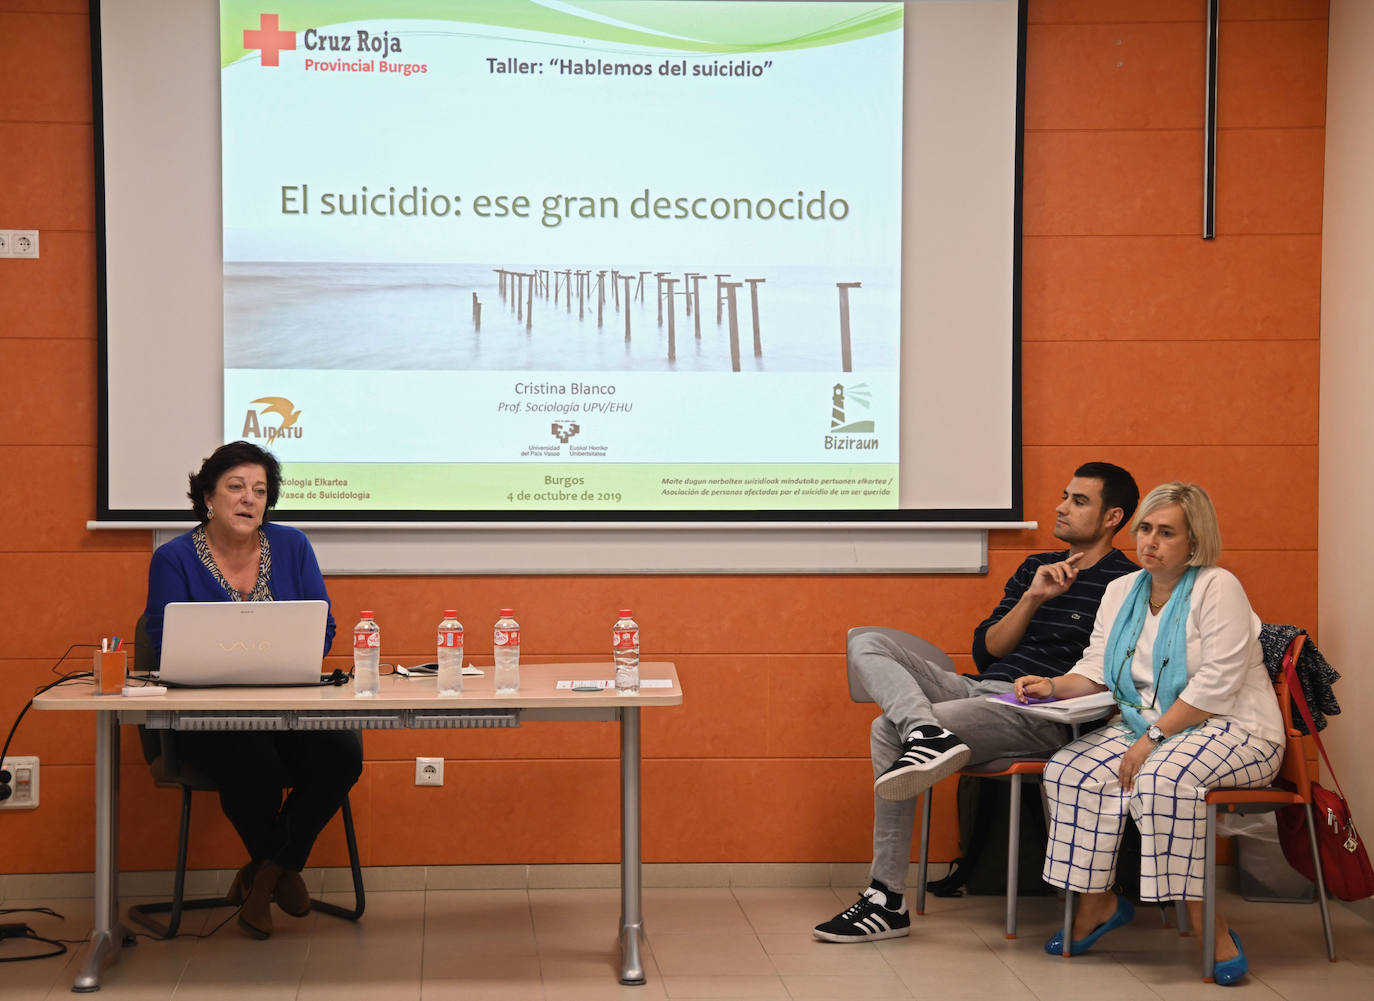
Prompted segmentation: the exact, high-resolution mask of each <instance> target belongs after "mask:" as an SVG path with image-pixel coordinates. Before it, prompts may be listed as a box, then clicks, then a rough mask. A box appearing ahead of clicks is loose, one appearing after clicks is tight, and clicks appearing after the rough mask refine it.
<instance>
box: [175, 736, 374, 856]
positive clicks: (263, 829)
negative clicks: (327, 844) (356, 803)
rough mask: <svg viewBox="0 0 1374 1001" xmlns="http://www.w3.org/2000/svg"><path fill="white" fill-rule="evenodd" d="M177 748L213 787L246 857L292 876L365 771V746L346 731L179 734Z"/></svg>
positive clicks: (358, 738)
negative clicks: (274, 865) (276, 866)
mask: <svg viewBox="0 0 1374 1001" xmlns="http://www.w3.org/2000/svg"><path fill="white" fill-rule="evenodd" d="M176 748H177V755H178V757H180V758H181V759H182V760H183V761H186V762H187V763H188V764H192V765H194V766H195V767H196V768H198V769H199V770H200V771H201V772H203V773H205V775H206V776H207V777H208V778H210V779H211V780H213V781H214V783H215V784H216V785H218V786H219V790H220V793H219V801H220V807H221V808H222V809H223V810H224V815H225V816H226V817H228V818H229V821H230V823H232V824H233V825H234V829H235V830H237V831H238V834H239V837H240V838H241V839H242V840H243V845H244V847H245V848H247V849H248V854H249V856H250V857H251V858H253V859H257V860H260V861H271V862H275V863H277V864H278V865H279V866H281V867H282V868H284V869H291V870H294V871H296V872H300V871H301V870H302V869H304V868H305V861H306V859H307V858H309V857H310V849H311V848H312V847H314V845H315V839H316V838H317V837H319V834H320V832H321V831H322V830H324V826H325V824H327V823H329V821H330V818H332V817H333V816H334V814H335V813H337V812H338V809H339V807H340V806H342V805H343V801H344V798H345V797H346V796H347V795H348V790H350V789H352V788H353V785H354V783H355V782H357V781H358V776H359V775H361V774H362V771H363V740H362V737H361V735H359V734H358V733H357V732H355V731H351V730H338V731H324V732H319V731H314V732H309V733H300V732H296V731H287V732H284V733H264V732H228V733H219V732H213V731H210V732H190V733H178V734H177V735H176ZM288 788H289V789H290V790H291V791H290V793H288V794H287V796H286V799H285V801H283V800H282V790H283V789H288Z"/></svg>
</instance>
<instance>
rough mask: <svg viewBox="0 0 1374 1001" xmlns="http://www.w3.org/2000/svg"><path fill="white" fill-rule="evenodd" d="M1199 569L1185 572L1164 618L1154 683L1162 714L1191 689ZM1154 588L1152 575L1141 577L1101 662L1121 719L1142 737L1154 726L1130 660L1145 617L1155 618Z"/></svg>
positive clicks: (1158, 638)
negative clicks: (1191, 615)
mask: <svg viewBox="0 0 1374 1001" xmlns="http://www.w3.org/2000/svg"><path fill="white" fill-rule="evenodd" d="M1197 570H1198V568H1197V567H1189V568H1188V569H1187V570H1185V571H1184V572H1183V576H1182V577H1180V578H1179V579H1178V583H1177V584H1175V585H1174V592H1173V594H1171V595H1169V600H1168V602H1167V603H1166V604H1165V605H1164V608H1163V610H1162V611H1161V612H1160V613H1159V615H1160V620H1159V632H1158V633H1157V634H1156V636H1155V648H1154V679H1155V696H1156V699H1155V701H1156V705H1157V707H1158V709H1159V711H1160V712H1161V713H1162V712H1165V711H1167V710H1168V708H1169V707H1170V706H1171V705H1173V704H1174V700H1175V699H1177V698H1178V696H1179V693H1180V692H1182V691H1183V687H1184V686H1185V685H1187V684H1188V612H1189V610H1190V609H1191V608H1192V604H1193V581H1194V580H1196V579H1197ZM1150 584H1151V580H1150V574H1149V573H1148V572H1144V573H1141V574H1140V576H1139V577H1137V578H1136V580H1135V584H1134V586H1132V588H1131V593H1130V594H1128V595H1127V596H1126V602H1125V604H1123V605H1122V606H1121V609H1120V610H1119V611H1118V612H1117V613H1116V621H1115V622H1113V623H1112V631H1111V634H1110V635H1109V636H1108V638H1107V652H1106V659H1105V660H1104V661H1103V663H1102V673H1103V677H1104V679H1105V681H1106V683H1107V684H1108V685H1110V686H1111V689H1112V694H1113V695H1115V696H1116V704H1117V705H1118V706H1120V707H1121V718H1122V720H1123V721H1124V722H1125V724H1126V725H1127V726H1129V727H1130V728H1131V731H1132V732H1133V733H1134V734H1135V735H1136V736H1137V737H1139V736H1142V735H1143V734H1144V733H1145V730H1146V729H1147V728H1148V727H1149V723H1147V722H1146V721H1145V717H1144V716H1142V715H1141V714H1140V710H1139V709H1137V708H1136V706H1137V705H1140V703H1141V699H1140V689H1139V688H1137V687H1136V683H1135V679H1134V678H1133V677H1132V676H1131V659H1132V658H1133V657H1134V655H1135V644H1136V640H1138V639H1139V638H1140V630H1141V629H1142V628H1143V627H1144V625H1145V616H1147V615H1149V614H1150ZM1113 672H1115V673H1113Z"/></svg>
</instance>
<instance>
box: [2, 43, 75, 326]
mask: <svg viewBox="0 0 1374 1001" xmlns="http://www.w3.org/2000/svg"><path fill="white" fill-rule="evenodd" d="M2 65H4V63H3V62H0V66H2ZM25 219H28V220H30V221H29V222H24V221H23V220H25ZM5 225H7V226H14V227H15V228H16V229H35V228H38V223H37V221H36V220H33V219H32V216H30V215H29V214H28V213H27V212H23V213H19V212H16V214H15V215H13V216H9V217H7V220H6V223H5ZM38 249H39V253H40V254H41V255H42V256H41V257H39V258H38V260H36V261H35V260H32V259H24V260H10V261H6V262H5V267H3V268H0V302H2V303H4V304H5V313H6V316H5V324H4V326H3V328H0V330H3V334H0V336H5V337H36V338H54V339H57V338H64V337H74V338H79V339H82V340H90V341H94V340H95V336H96V330H95V234H94V233H77V232H68V231H63V230H43V231H42V232H41V234H40V236H39V246H38Z"/></svg>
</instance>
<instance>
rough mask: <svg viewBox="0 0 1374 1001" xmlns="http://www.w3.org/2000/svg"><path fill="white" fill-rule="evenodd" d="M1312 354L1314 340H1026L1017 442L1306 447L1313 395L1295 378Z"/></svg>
mask: <svg viewBox="0 0 1374 1001" xmlns="http://www.w3.org/2000/svg"><path fill="white" fill-rule="evenodd" d="M1317 357H1318V352H1317V344H1316V342H1314V341H1275V342H1266V343H1265V344H1264V345H1263V347H1262V348H1256V346H1255V345H1253V344H1236V343H1234V342H1227V341H1195V342H1192V343H1189V344H1186V345H1185V344H1178V343H1177V342H1167V341H1130V342H1127V343H1122V344H1113V343H1107V342H1101V341H1099V342H1089V343H1067V342H1059V343H1055V342H1041V343H1032V344H1027V345H1026V346H1025V349H1024V351H1023V354H1022V368H1021V372H1022V385H1023V391H1022V392H1023V395H1022V402H1023V418H1022V425H1021V426H1022V433H1023V435H1024V440H1025V442H1026V444H1027V445H1070V444H1074V443H1076V442H1079V441H1084V440H1096V441H1104V442H1113V441H1115V442H1132V441H1134V442H1141V443H1148V444H1150V445H1154V446H1157V447H1162V448H1167V447H1169V446H1172V445H1191V444H1196V443H1197V442H1198V441H1209V442H1213V443H1215V444H1226V445H1250V444H1260V443H1269V444H1282V445H1311V444H1315V443H1316V440H1317V395H1316V393H1315V392H1314V390H1313V387H1312V384H1311V383H1309V382H1307V381H1306V380H1304V379H1301V378H1298V377H1297V376H1298V375H1299V373H1303V372H1315V371H1316V366H1317ZM1069 373H1078V375H1079V380H1078V381H1075V380H1074V379H1073V378H1066V376H1068V375H1069ZM1066 384H1067V385H1070V386H1073V391H1072V392H1068V393H1066V392H1063V387H1064V386H1065V385H1066ZM1087 429H1091V438H1090V439H1089V438H1087V435H1086V432H1087Z"/></svg>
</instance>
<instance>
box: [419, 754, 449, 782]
mask: <svg viewBox="0 0 1374 1001" xmlns="http://www.w3.org/2000/svg"><path fill="white" fill-rule="evenodd" d="M415 784H416V785H417V786H441V785H443V784H444V759H443V758H416V759H415Z"/></svg>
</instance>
